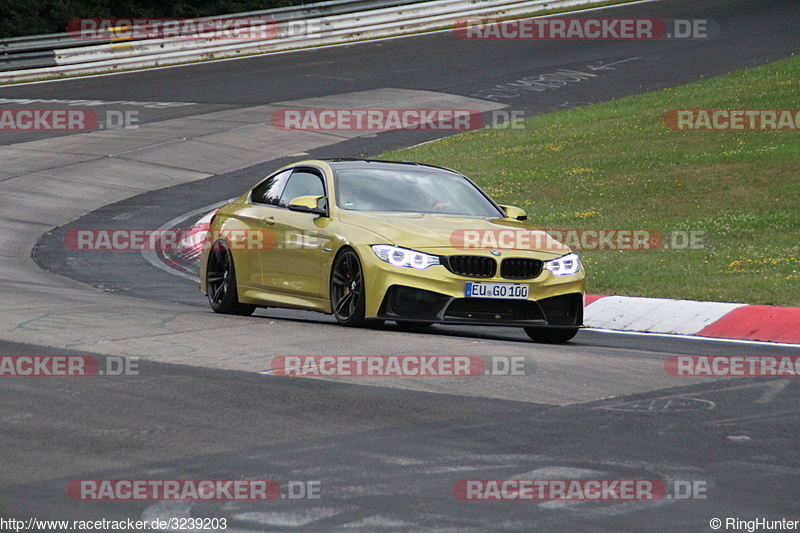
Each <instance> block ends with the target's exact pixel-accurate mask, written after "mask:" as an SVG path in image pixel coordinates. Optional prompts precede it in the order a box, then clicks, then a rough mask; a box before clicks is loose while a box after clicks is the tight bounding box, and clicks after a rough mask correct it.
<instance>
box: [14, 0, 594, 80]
mask: <svg viewBox="0 0 800 533" xmlns="http://www.w3.org/2000/svg"><path fill="white" fill-rule="evenodd" d="M602 1H605V0H525V1H519V0H434V1H420V2H412V3H409V2H408V1H401V0H333V1H328V2H321V3H316V4H308V5H302V6H292V7H285V8H278V9H271V10H266V11H253V12H248V13H237V14H235V15H225V16H221V17H206V18H202V19H191V20H188V21H181V22H180V28H181V29H180V30H175V28H174V27H172V28H171V29H172V30H175V31H177V33H175V34H174V35H173V34H172V32H168V31H167V30H170V26H169V24H170V23H169V22H156V23H154V24H149V25H145V26H134V27H122V28H111V29H104V30H103V31H102V32H98V35H93V36H92V38H82V36H81V34H77V35H76V34H75V33H59V34H51V35H40V36H31V37H17V38H13V39H6V40H3V41H0V82H12V81H24V80H30V79H37V78H48V77H54V76H66V75H79V74H89V73H102V72H114V71H119V70H126V69H134V68H143V67H152V66H163V65H172V64H177V63H187V62H192V61H197V60H207V59H220V58H228V57H237V56H244V55H251V54H259V53H267V52H278V51H287V50H296V49H302V48H312V47H317V46H325V45H332V44H341V43H347V42H354V41H359V40H365V39H374V38H380V37H390V36H396V35H403V34H409V33H415V32H420V31H426V30H434V29H442V28H448V27H453V25H454V24H455V23H456V22H457V21H459V20H462V19H465V18H484V17H489V18H507V17H518V16H521V15H527V14H535V13H537V12H541V11H543V10H550V9H565V8H570V7H576V6H581V5H587V4H595V3H599V2H602ZM224 21H235V22H236V25H235V26H236V28H235V29H233V30H232V29H225V30H218V31H206V30H204V31H202V32H186V31H185V28H187V27H191V28H200V27H202V28H207V27H209V26H213V25H214V24H215V23H216V24H217V25H218V26H224V24H220V22H224ZM265 21H269V24H271V26H270V25H268V26H266V27H265V26H264V22H265ZM256 24H258V28H255V25H256ZM256 29H257V30H258V31H255V30H256ZM131 34H135V39H134V38H132V37H129V36H128V35H131ZM165 34H168V35H169V37H164V35H165ZM267 34H268V35H267ZM254 35H255V37H254Z"/></svg>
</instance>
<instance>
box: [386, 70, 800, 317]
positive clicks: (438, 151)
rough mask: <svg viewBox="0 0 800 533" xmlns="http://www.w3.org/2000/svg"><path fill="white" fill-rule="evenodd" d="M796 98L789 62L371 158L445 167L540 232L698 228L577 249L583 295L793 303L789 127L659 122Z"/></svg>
mask: <svg viewBox="0 0 800 533" xmlns="http://www.w3.org/2000/svg"><path fill="white" fill-rule="evenodd" d="M798 102H800V57H794V58H790V59H786V60H783V61H779V62H775V63H771V64H769V65H765V66H762V67H758V68H753V69H749V70H745V71H739V72H734V73H731V74H728V75H725V76H720V77H716V78H711V79H708V80H702V81H698V82H695V83H692V84H689V85H684V86H680V87H675V88H671V89H665V90H662V91H658V92H653V93H647V94H642V95H636V96H631V97H627V98H623V99H619V100H614V101H610V102H605V103H602V104H597V105H592V106H586V107H580V108H575V109H569V110H564V111H557V112H553V113H548V114H545V115H539V116H535V117H531V118H529V119H526V120H525V121H524V128H523V129H516V130H510V129H507V130H499V129H495V130H492V129H483V130H479V131H474V132H469V133H465V134H463V135H458V136H453V137H449V138H446V139H443V140H440V141H436V142H433V143H428V144H425V145H421V146H418V147H413V148H408V149H403V150H398V151H394V152H390V153H386V154H384V155H383V156H382V158H384V159H393V160H406V161H419V162H424V163H430V164H435V165H441V166H446V167H450V168H454V169H457V170H459V171H460V172H463V173H464V174H465V175H467V176H469V177H470V178H472V179H474V180H475V181H476V182H477V183H478V184H479V185H480V186H481V187H483V188H484V189H485V190H486V191H487V192H488V193H489V194H491V195H492V196H493V197H494V198H495V199H496V200H497V201H498V202H500V203H505V204H513V205H517V206H520V207H523V208H524V209H526V211H527V212H528V217H529V219H530V220H531V221H532V222H533V223H535V224H536V225H538V226H540V227H543V228H560V229H566V228H581V229H588V228H591V229H652V230H658V231H660V232H662V234H663V235H665V236H667V237H669V236H670V235H672V232H688V231H694V232H702V233H700V235H702V244H703V248H702V249H690V250H687V249H659V250H653V251H589V250H584V251H581V252H580V253H581V256H582V257H583V260H584V263H585V265H586V270H587V274H588V280H589V291H590V292H592V293H597V294H621V295H630V296H651V297H661V298H686V299H692V300H714V301H730V302H746V303H752V304H770V305H786V306H800V131H797V130H795V131H775V132H763V131H738V132H733V131H731V132H722V131H714V132H709V131H685V130H684V131H674V130H671V129H669V128H667V126H666V125H665V122H664V116H665V113H666V112H667V111H668V110H674V109H797V108H798ZM678 235H681V233H678Z"/></svg>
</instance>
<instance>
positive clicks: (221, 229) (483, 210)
mask: <svg viewBox="0 0 800 533" xmlns="http://www.w3.org/2000/svg"><path fill="white" fill-rule="evenodd" d="M200 288H201V290H202V291H203V292H204V293H205V294H206V295H207V296H208V300H209V303H210V304H211V307H212V309H213V310H214V311H216V312H218V313H228V314H238V315H249V314H251V313H253V311H254V310H255V309H256V308H257V307H285V308H293V309H305V310H311V311H319V312H322V313H329V314H333V316H334V317H335V318H336V320H337V321H338V322H339V323H340V324H343V325H345V326H367V325H370V324H381V323H383V322H384V321H386V320H392V321H395V322H397V323H398V324H401V325H403V326H406V327H409V328H414V329H419V328H425V327H428V326H430V325H431V324H434V323H440V324H465V325H495V326H518V327H522V328H524V330H525V332H526V333H527V334H528V335H529V336H530V338H531V339H533V340H535V341H539V342H552V343H557V342H566V341H568V340H570V339H571V338H572V337H574V336H575V334H576V333H577V331H578V329H579V327H580V326H581V325H582V322H583V304H584V301H583V298H584V290H585V280H584V271H583V267H582V266H581V261H580V258H579V257H578V256H577V255H575V254H574V253H572V251H571V250H570V249H569V248H568V247H566V246H564V245H562V244H560V243H558V242H557V241H555V240H553V239H552V238H550V236H549V235H548V234H547V233H546V232H544V231H541V230H539V229H537V228H536V227H535V226H533V225H531V224H529V223H528V222H527V216H526V214H525V212H524V211H523V210H522V209H519V208H516V207H513V206H504V205H499V204H497V203H495V202H494V201H493V200H492V199H491V198H490V197H489V196H488V195H487V194H486V193H484V192H483V191H482V190H481V189H480V188H479V187H478V186H477V185H475V184H474V183H473V182H472V181H470V180H469V179H467V178H466V177H464V176H463V175H461V174H459V173H458V172H455V171H453V170H448V169H444V168H439V167H435V166H430V165H423V164H418V163H399V162H387V161H371V160H346V159H335V160H334V159H331V160H316V161H301V162H298V163H294V164H291V165H288V166H286V167H283V168H281V169H279V170H277V171H276V172H275V173H273V174H271V175H270V176H268V177H267V178H266V179H264V180H262V181H261V182H260V183H258V184H257V185H255V186H254V187H253V188H252V189H250V190H249V191H247V192H246V193H245V194H243V195H242V196H241V197H240V198H238V199H236V200H234V201H232V202H230V203H228V204H226V205H224V206H222V207H221V208H219V209H218V210H217V212H216V213H215V215H214V217H213V218H212V220H211V223H210V225H209V229H208V233H207V235H206V245H205V246H204V249H203V253H202V256H201V262H200Z"/></svg>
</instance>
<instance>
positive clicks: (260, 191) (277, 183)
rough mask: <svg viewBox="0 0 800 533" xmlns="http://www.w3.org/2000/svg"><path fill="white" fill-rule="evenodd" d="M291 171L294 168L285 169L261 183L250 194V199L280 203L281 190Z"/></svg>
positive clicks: (262, 202) (255, 201) (256, 201)
mask: <svg viewBox="0 0 800 533" xmlns="http://www.w3.org/2000/svg"><path fill="white" fill-rule="evenodd" d="M291 173H292V169H289V170H284V171H283V172H279V173H277V174H275V175H274V176H270V177H269V178H267V179H265V180H264V181H262V182H261V183H259V184H258V186H257V187H256V188H255V189H253V192H252V193H251V194H250V201H251V202H253V203H255V204H267V205H278V203H279V201H280V197H281V192H283V189H284V186H285V185H286V180H288V179H289V176H290V175H291Z"/></svg>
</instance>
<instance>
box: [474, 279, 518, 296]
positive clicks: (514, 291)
mask: <svg viewBox="0 0 800 533" xmlns="http://www.w3.org/2000/svg"><path fill="white" fill-rule="evenodd" d="M464 295H465V296H466V297H467V298H497V299H500V300H527V299H528V286H527V285H524V284H522V283H489V282H483V281H469V282H467V284H466V286H465V287H464Z"/></svg>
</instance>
